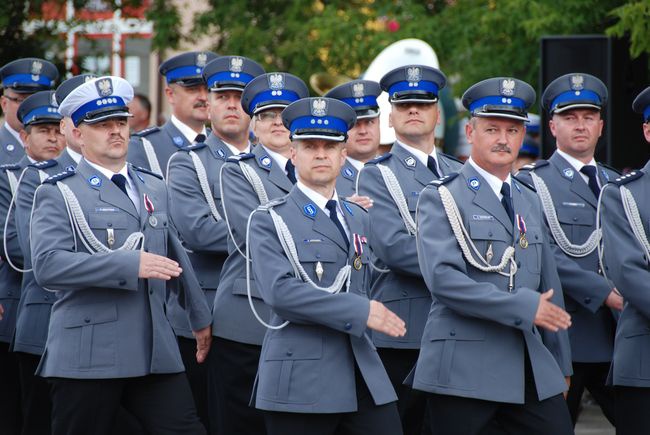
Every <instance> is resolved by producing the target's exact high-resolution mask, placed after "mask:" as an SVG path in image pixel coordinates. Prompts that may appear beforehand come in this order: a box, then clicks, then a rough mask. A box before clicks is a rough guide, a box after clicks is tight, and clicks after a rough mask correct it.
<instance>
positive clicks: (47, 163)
mask: <svg viewBox="0 0 650 435" xmlns="http://www.w3.org/2000/svg"><path fill="white" fill-rule="evenodd" d="M58 164H59V162H57V161H56V160H54V159H52V160H43V161H41V162H35V163H30V164H29V166H31V167H32V168H36V169H47V168H51V167H52V166H56V165H58Z"/></svg>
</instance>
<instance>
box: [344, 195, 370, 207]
mask: <svg viewBox="0 0 650 435" xmlns="http://www.w3.org/2000/svg"><path fill="white" fill-rule="evenodd" d="M345 199H347V200H348V201H350V202H353V203H355V204H357V205H360V206H361V207H363V208H365V209H368V208H370V207H372V204H374V201H373V200H372V199H371V198H370V197H369V196H359V195H357V194H356V193H355V194H354V195H352V196H348V197H347V198H345Z"/></svg>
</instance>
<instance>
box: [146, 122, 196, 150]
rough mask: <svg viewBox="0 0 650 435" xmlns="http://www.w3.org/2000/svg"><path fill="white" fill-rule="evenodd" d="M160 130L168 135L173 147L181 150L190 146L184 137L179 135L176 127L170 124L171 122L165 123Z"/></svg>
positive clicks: (181, 134) (179, 132)
mask: <svg viewBox="0 0 650 435" xmlns="http://www.w3.org/2000/svg"><path fill="white" fill-rule="evenodd" d="M160 129H161V130H162V131H164V132H165V133H167V134H168V135H169V138H170V139H171V143H173V144H174V146H176V147H177V148H182V147H186V146H188V145H191V143H190V142H189V141H188V140H187V138H186V137H185V135H184V134H183V133H181V131H180V130H179V129H177V128H176V126H175V125H174V124H173V123H172V121H171V120H169V121H167V122H166V123H165V124H164V125H163V126H162V127H161V128H160ZM154 146H155V145H154Z"/></svg>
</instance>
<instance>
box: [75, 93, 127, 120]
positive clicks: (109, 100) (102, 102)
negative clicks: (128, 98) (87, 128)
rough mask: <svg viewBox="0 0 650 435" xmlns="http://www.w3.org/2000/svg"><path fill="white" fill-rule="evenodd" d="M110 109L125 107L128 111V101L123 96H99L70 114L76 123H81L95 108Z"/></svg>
mask: <svg viewBox="0 0 650 435" xmlns="http://www.w3.org/2000/svg"><path fill="white" fill-rule="evenodd" d="M107 108H108V109H110V108H115V109H125V111H126V103H125V102H124V100H123V99H122V98H121V97H116V96H112V97H106V98H98V99H96V100H92V101H90V102H88V103H86V104H84V105H83V106H81V107H80V108H78V109H77V110H75V112H74V113H73V114H72V116H70V118H72V122H74V125H79V122H80V121H81V120H82V119H83V118H84V116H86V114H87V113H88V112H93V111H95V110H100V109H107Z"/></svg>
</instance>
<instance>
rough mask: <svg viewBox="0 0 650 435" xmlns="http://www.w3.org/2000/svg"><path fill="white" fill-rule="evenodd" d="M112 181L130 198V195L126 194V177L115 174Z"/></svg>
mask: <svg viewBox="0 0 650 435" xmlns="http://www.w3.org/2000/svg"><path fill="white" fill-rule="evenodd" d="M111 181H112V182H113V183H115V184H116V185H117V187H119V188H120V190H121V191H122V192H124V194H125V195H126V196H129V194H128V193H126V177H125V176H124V175H122V174H114V175H113V176H112V177H111Z"/></svg>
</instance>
